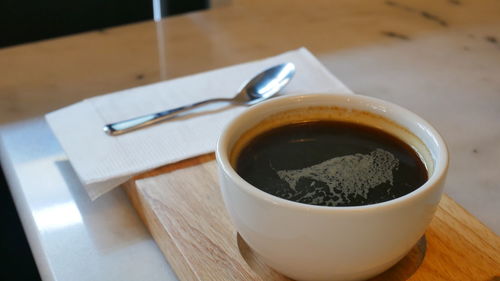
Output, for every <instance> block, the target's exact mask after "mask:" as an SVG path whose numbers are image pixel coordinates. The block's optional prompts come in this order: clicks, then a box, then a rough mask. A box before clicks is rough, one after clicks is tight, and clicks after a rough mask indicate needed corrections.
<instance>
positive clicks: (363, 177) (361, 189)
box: [235, 120, 428, 206]
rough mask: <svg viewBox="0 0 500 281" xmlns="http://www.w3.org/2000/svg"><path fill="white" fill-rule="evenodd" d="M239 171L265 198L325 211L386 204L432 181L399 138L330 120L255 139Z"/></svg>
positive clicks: (241, 156)
mask: <svg viewBox="0 0 500 281" xmlns="http://www.w3.org/2000/svg"><path fill="white" fill-rule="evenodd" d="M235 169H236V171H237V173H238V174H239V175H240V176H241V177H242V178H243V179H245V180H246V181H247V182H249V183H250V184H252V185H253V186H255V187H257V188H259V189H261V190H263V191H265V192H267V193H270V194H272V195H275V196H278V197H281V198H283V199H287V200H292V201H296V202H300V203H305V204H312V205H324V206H360V205H369V204H375V203H380V202H384V201H388V200H391V199H394V198H397V197H401V196H403V195H405V194H408V193H410V192H412V191H414V190H415V189H417V188H418V187H420V186H421V185H423V184H424V183H425V181H426V180H427V177H428V175H427V170H426V168H425V165H424V164H423V162H422V161H421V160H420V158H419V156H418V154H417V153H416V152H415V150H414V149H413V148H412V147H411V146H409V145H408V144H406V143H405V142H403V141H401V140H400V139H398V138H397V137H394V136H392V135H390V134H388V133H386V132H384V131H382V130H379V129H376V128H373V127H369V126H366V125H361V124H356V123H351V122H344V121H332V120H327V121H310V122H302V123H295V124H287V125H283V126H281V127H277V128H274V129H271V130H269V131H267V132H264V133H262V134H260V135H258V136H256V137H254V138H253V139H252V140H250V141H249V142H248V143H247V144H246V145H245V146H244V147H243V149H242V150H241V152H240V153H239V155H238V156H237V157H236V163H235Z"/></svg>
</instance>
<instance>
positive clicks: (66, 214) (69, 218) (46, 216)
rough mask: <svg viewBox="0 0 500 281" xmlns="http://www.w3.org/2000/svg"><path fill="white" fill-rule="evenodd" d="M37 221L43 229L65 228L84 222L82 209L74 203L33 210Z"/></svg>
mask: <svg viewBox="0 0 500 281" xmlns="http://www.w3.org/2000/svg"><path fill="white" fill-rule="evenodd" d="M33 216H34V218H35V222H36V224H37V225H38V227H39V228H40V229H41V230H52V229H57V228H63V227H67V226H70V225H74V224H78V223H81V222H82V216H81V215H80V211H78V208H77V207H76V205H75V204H74V203H63V204H56V205H54V206H51V207H48V208H44V209H41V210H37V211H34V212H33Z"/></svg>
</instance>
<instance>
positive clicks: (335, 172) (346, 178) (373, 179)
mask: <svg viewBox="0 0 500 281" xmlns="http://www.w3.org/2000/svg"><path fill="white" fill-rule="evenodd" d="M398 165H399V160H398V159H397V158H396V157H395V156H394V155H393V154H392V153H390V152H388V151H386V150H383V149H376V150H374V151H372V152H370V153H369V154H361V153H357V154H353V155H346V156H341V157H334V158H332V159H330V160H327V161H324V162H322V163H319V164H316V165H313V166H310V167H306V168H303V169H298V170H280V171H276V173H277V174H278V176H279V178H280V179H282V180H284V181H286V182H287V183H288V185H289V187H290V192H289V194H287V195H288V196H287V197H288V198H287V199H291V198H293V199H294V201H297V202H301V203H313V204H314V205H324V206H337V205H338V204H345V203H348V202H350V198H352V197H356V196H361V197H363V198H365V199H367V198H368V193H369V192H370V190H372V189H373V188H375V187H377V186H378V185H380V184H382V183H389V184H390V185H391V186H393V170H396V169H397V168H398ZM302 178H308V179H311V180H313V181H312V182H311V183H310V187H314V186H316V185H317V182H322V183H324V184H326V185H327V186H328V188H327V189H326V192H325V188H321V187H320V186H318V187H317V188H313V189H312V190H310V191H309V192H306V193H300V192H298V191H297V189H296V187H297V183H298V182H299V180H300V179H302ZM322 193H327V194H322ZM345 201H347V202H345Z"/></svg>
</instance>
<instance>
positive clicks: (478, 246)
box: [126, 154, 500, 281]
mask: <svg viewBox="0 0 500 281" xmlns="http://www.w3.org/2000/svg"><path fill="white" fill-rule="evenodd" d="M213 159H214V156H213V154H207V155H204V156H201V157H196V158H193V159H188V160H185V161H182V162H179V163H176V164H173V165H169V166H166V167H163V168H160V169H157V170H155V171H152V172H150V173H148V174H145V175H143V176H141V177H138V178H136V179H135V180H134V181H131V182H129V183H128V184H127V185H126V189H127V192H128V194H129V196H130V198H131V200H132V202H133V204H134V206H135V207H136V209H137V210H138V212H139V213H140V214H141V217H142V218H143V220H144V222H145V224H146V225H147V226H148V228H149V230H150V231H151V233H152V235H153V237H154V239H155V240H156V241H157V243H158V245H159V247H160V248H161V250H162V252H163V253H164V255H165V257H166V258H167V260H168V262H169V263H170V265H171V266H172V268H173V269H174V270H175V272H176V274H177V276H178V277H179V279H180V280H182V281H184V280H189V281H191V280H197V281H201V280H204V281H205V280H273V281H274V280H280V281H283V280H290V279H288V278H286V277H284V276H282V275H280V274H279V273H277V272H275V271H274V270H272V269H270V268H269V267H267V266H266V265H265V264H264V263H263V262H262V261H261V259H260V258H259V256H258V255H257V254H256V253H254V252H253V251H252V250H251V248H250V247H248V245H247V244H246V243H245V241H244V240H243V239H242V238H241V237H240V236H239V235H237V233H236V230H235V229H234V227H233V226H232V224H231V222H230V220H229V217H228V215H227V213H226V211H225V208H224V205H223V202H222V198H221V195H220V193H219V187H218V180H217V175H216V164H215V162H214V161H213ZM499 249H500V238H499V237H498V236H497V235H495V234H494V233H493V232H492V231H490V230H489V229H488V228H487V227H486V226H484V225H483V224H482V223H481V222H479V221H478V220H477V219H475V218H474V217H473V216H472V215H470V214H469V213H468V212H467V211H466V210H464V209H463V208H462V207H461V206H459V205H458V204H457V203H455V202H454V201H453V200H452V199H450V198H449V197H448V196H444V197H443V199H442V200H441V203H440V205H439V207H438V210H437V212H436V215H435V218H434V219H433V221H432V223H431V225H430V227H429V228H428V230H427V232H426V235H425V236H424V237H422V239H421V240H420V241H419V242H418V243H417V245H416V246H415V247H414V248H413V249H412V250H411V251H410V253H409V254H408V255H407V256H406V257H405V258H404V259H403V260H401V261H400V262H399V263H398V264H396V265H395V266H394V267H392V268H391V269H389V270H388V271H386V272H384V273H382V274H381V275H379V276H377V277H375V278H373V279H372V280H374V281H382V280H387V281H391V280H412V281H413V280H415V281H417V280H422V281H424V280H426V281H429V280H454V281H461V280H463V281H469V280H485V281H489V280H498V279H497V278H498V276H500V252H499Z"/></svg>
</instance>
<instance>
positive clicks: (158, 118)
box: [103, 98, 233, 136]
mask: <svg viewBox="0 0 500 281" xmlns="http://www.w3.org/2000/svg"><path fill="white" fill-rule="evenodd" d="M213 102H231V103H232V102H233V99H227V98H217V99H209V100H204V101H200V102H196V103H193V104H189V105H184V106H181V107H177V108H173V109H169V110H165V111H160V112H156V113H152V114H148V115H143V116H139V117H135V118H132V119H128V120H123V121H118V122H115V123H111V124H107V125H105V126H104V128H103V129H104V132H106V134H108V135H110V136H118V135H121V134H125V133H128V132H130V131H134V130H137V129H140V128H145V127H149V126H151V125H153V124H157V123H160V122H162V121H165V120H167V119H173V118H175V116H177V115H178V114H180V113H182V112H186V111H189V110H192V109H194V108H197V107H200V106H202V105H206V104H208V103H213Z"/></svg>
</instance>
